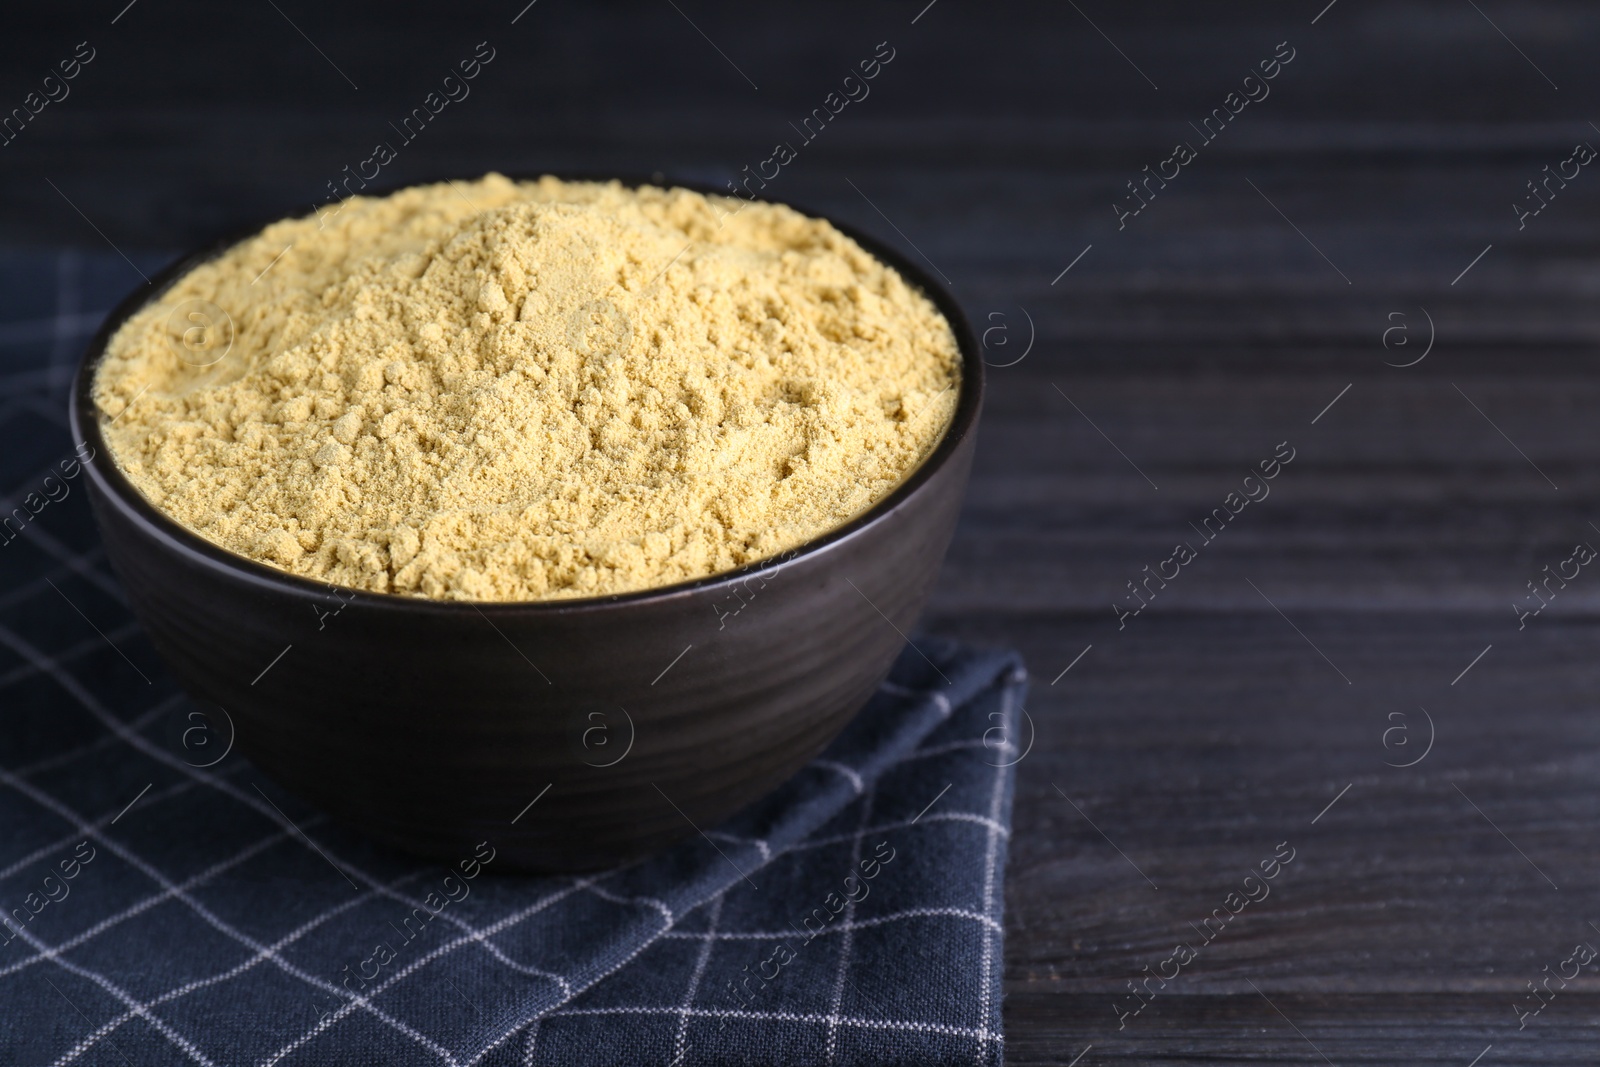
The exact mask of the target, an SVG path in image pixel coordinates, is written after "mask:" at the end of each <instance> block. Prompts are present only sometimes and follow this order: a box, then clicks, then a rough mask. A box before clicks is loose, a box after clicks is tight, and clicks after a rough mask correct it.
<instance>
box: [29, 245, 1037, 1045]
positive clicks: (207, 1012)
mask: <svg viewBox="0 0 1600 1067" xmlns="http://www.w3.org/2000/svg"><path fill="white" fill-rule="evenodd" d="M153 266H155V264H153V263H151V264H148V265H146V269H147V270H148V269H150V268H151V267H153ZM131 280H132V274H131V272H130V271H129V270H128V268H127V265H126V264H125V263H124V262H122V261H121V260H119V259H116V258H113V257H109V256H108V257H89V256H85V255H82V254H77V255H68V254H62V255H58V256H53V257H51V256H44V255H38V254H34V255H13V256H9V257H8V256H4V255H0V383H4V384H3V386H0V493H3V494H4V496H3V497H0V500H3V504H4V507H3V509H0V512H3V513H5V514H10V513H11V511H12V509H13V508H15V507H18V506H22V507H23V508H24V510H25V511H27V512H28V517H27V519H26V520H25V521H24V523H23V525H22V527H21V532H20V533H16V534H11V533H9V532H0V541H3V542H4V543H0V917H3V919H4V924H3V927H0V1063H3V1064H28V1065H32V1064H69V1063H77V1064H86V1065H87V1064H95V1065H99V1064H121V1063H126V1064H134V1065H141V1067H142V1065H145V1064H176V1063H190V1062H192V1063H198V1064H219V1065H220V1064H286V1065H303V1064H316V1065H324V1064H369V1063H371V1064H433V1063H444V1064H485V1065H488V1064H684V1065H688V1064H710V1063H718V1064H721V1063H739V1064H744V1063H748V1064H779V1063H781V1064H806V1063H836V1064H864V1063H874V1064H876V1063H918V1064H938V1063H947V1062H948V1063H979V1064H984V1063H998V1062H999V1061H1000V1059H1001V1048H1002V1045H1001V1026H1000V1018H1001V1016H1000V978H1001V970H1002V967H1001V900H1002V892H1001V885H1002V877H1003V874H1004V870H1005V857H1006V839H1007V836H1008V833H1007V829H1008V826H1009V824H1010V808H1011V789H1012V770H1011V768H1010V766H1009V765H1010V764H1012V763H1014V762H1015V760H1016V759H1017V757H1018V755H1019V753H1018V752H1017V749H1016V747H1015V745H1014V743H1013V740H1012V739H1013V738H1015V737H1016V733H1017V731H1016V720H1017V715H1018V711H1019V708H1020V703H1021V699H1022V694H1023V688H1024V684H1025V683H1024V674H1023V670H1022V666H1021V663H1020V661H1019V660H1018V659H1017V657H1016V656H1015V655H1012V654H1005V653H992V652H991V653H982V652H975V651H971V650H966V649H962V648H959V647H956V646H951V645H944V644H940V643H936V642H933V641H920V642H919V646H920V651H918V650H917V649H913V648H908V649H907V650H906V651H905V653H904V654H903V655H902V656H901V658H900V661H899V663H898V664H897V665H896V667H895V669H894V672H893V674H892V675H891V678H890V680H889V681H888V682H886V683H885V684H884V686H883V687H882V688H881V689H880V690H879V692H878V693H877V695H876V696H875V697H874V698H873V699H872V702H871V703H870V704H869V705H868V706H867V708H866V710H865V711H863V713H862V714H861V715H860V716H858V717H857V718H856V719H855V720H854V722H853V723H852V724H851V725H850V726H849V727H848V728H847V729H846V730H845V732H844V734H843V735H841V736H840V738H839V739H838V740H837V741H836V742H835V743H834V744H833V745H832V746H831V747H830V748H829V749H828V751H827V752H826V753H825V754H824V756H823V757H822V758H820V759H817V760H815V761H813V762H812V763H811V764H810V765H809V766H807V767H806V768H805V769H804V770H802V771H801V772H800V773H799V774H798V775H796V776H795V777H794V778H793V779H792V780H790V781H789V782H787V783H785V784H784V785H783V786H781V787H780V788H779V789H778V790H777V791H776V792H775V793H774V794H772V795H771V796H769V797H768V798H766V799H765V800H763V801H761V802H760V803H758V804H756V805H754V806H752V807H751V808H750V809H749V810H747V811H745V812H742V813H741V814H739V815H738V816H736V817H735V818H733V819H731V820H729V821H728V822H727V823H725V824H724V825H722V826H720V827H718V828H716V829H714V830H711V831H709V832H708V833H707V834H705V835H703V836H695V837H691V838H689V839H687V840H686V841H684V842H683V843H682V844H680V845H678V846H676V847H674V848H672V849H670V850H668V851H667V852H665V853H663V854H661V855H659V856H656V857H654V858H651V859H649V860H646V861H643V862H640V863H637V864H633V865H630V866H627V867H623V868H620V869H617V870H613V871H608V872H604V873H600V874H594V875H589V876H585V877H523V876H507V875H497V874H495V873H493V871H494V864H493V861H492V859H489V860H488V862H487V865H486V868H485V869H484V871H483V872H482V873H480V874H479V875H478V876H477V877H475V878H472V879H465V878H462V877H460V873H461V872H460V871H457V872H456V877H450V874H451V872H450V871H449V870H447V869H445V868H444V867H441V866H439V865H436V864H429V863H425V862H421V861H418V860H415V859H412V858H410V857H406V856H403V855H399V854H397V853H394V852H392V851H390V850H387V849H384V848H382V847H379V846H377V845H374V844H372V843H371V842H368V841H367V840H365V839H364V838H362V837H360V836H359V835H357V834H354V833H351V832H349V831H347V830H344V829H342V828H340V827H338V826H336V825H334V824H332V823H330V822H328V821H327V820H325V819H324V818H323V817H322V816H321V815H319V814H318V813H316V812H314V811H311V810H309V809H307V808H306V807H305V806H304V805H302V804H299V803H298V802H297V801H295V800H294V798H292V797H290V796H288V795H286V794H284V793H283V792H282V791H281V790H278V789H277V788H275V787H274V786H273V785H272V784H271V783H270V782H269V781H268V780H267V779H265V778H264V777H263V776H262V775H260V774H259V773H258V772H257V771H256V770H255V769H254V768H253V767H251V766H250V764H249V763H248V762H247V761H246V760H244V759H243V758H242V757H241V756H240V755H239V754H238V753H234V752H229V753H227V754H226V755H224V754H223V753H222V751H221V748H222V745H221V743H220V741H221V739H219V743H218V745H217V746H216V747H217V749H218V751H217V753H216V757H218V758H213V757H212V756H211V754H210V753H209V752H208V751H207V750H206V749H205V748H204V747H203V746H204V743H205V741H206V739H207V737H208V736H209V735H208V734H207V733H206V730H207V729H208V727H207V725H206V720H205V719H204V718H203V717H197V716H196V712H197V710H198V709H197V708H196V706H195V705H193V704H192V703H191V702H190V701H189V700H188V699H187V698H186V697H184V696H183V694H182V693H181V692H180V691H179V690H178V689H177V687H176V685H175V684H174V683H173V682H172V680H171V679H170V678H168V677H167V675H166V674H165V672H164V671H163V670H162V668H161V665H160V663H159V661H158V660H157V659H156V657H155V656H154V654H153V652H152V651H151V649H150V647H149V646H148V644H147V643H146V642H145V640H144V638H143V636H142V635H141V633H140V631H139V629H138V627H137V625H136V624H135V623H134V622H133V620H132V618H131V616H130V615H129V613H128V610H127V607H126V604H125V603H124V600H123V597H122V594H121V591H120V589H119V588H118V586H117V583H116V581H115V580H114V578H113V577H112V576H111V574H110V572H109V571H108V569H107V567H106V563H105V558H104V555H103V553H102V551H101V549H100V547H99V543H98V540H97V538H96V536H95V531H94V528H93V524H92V522H91V521H90V517H89V514H88V509H87V507H86V505H85V502H84V493H83V489H82V487H81V485H78V484H76V483H75V481H74V479H73V478H72V477H70V476H67V475H66V474H64V470H70V469H71V468H70V466H69V467H68V468H62V467H61V466H60V461H61V460H63V459H66V458H67V457H68V456H69V455H70V454H71V450H72V442H71V441H70V440H69V439H68V436H67V430H66V427H65V418H64V411H65V406H66V405H65V403H64V398H65V390H66V385H67V380H68V378H69V376H70V372H71V368H72V364H73V362H74V361H75V359H76V356H77V354H78V352H79V351H80V350H81V346H82V344H83V341H84V340H85V339H86V337H87V334H88V333H89V332H90V331H91V330H92V329H93V328H94V326H95V325H96V324H97V322H98V319H99V317H100V315H101V314H102V313H103V310H104V309H105V308H107V307H109V306H110V304H111V303H112V302H113V301H114V299H115V297H116V296H117V295H118V294H120V293H121V292H122V291H124V290H126V289H127V287H128V286H129V285H130V284H131ZM47 477H48V479H49V481H48V483H47V481H46V479H47ZM46 490H48V492H47V491H46ZM30 494H33V495H32V496H30ZM35 508H36V509H37V510H36V511H35V510H33V509H35ZM924 654H925V655H924ZM195 731H199V732H198V733H195ZM196 752H199V753H201V754H202V755H203V757H204V758H199V757H197V756H196V755H195V753H196ZM197 764H206V765H204V766H197ZM491 847H492V843H491ZM489 855H490V853H489V851H488V849H485V850H483V851H482V854H481V856H480V858H487V857H488V856H489ZM415 909H422V910H420V911H418V910H415ZM429 913H435V914H433V915H432V917H431V919H429V921H427V922H426V923H424V922H421V921H419V920H418V918H416V916H418V915H428V914H429Z"/></svg>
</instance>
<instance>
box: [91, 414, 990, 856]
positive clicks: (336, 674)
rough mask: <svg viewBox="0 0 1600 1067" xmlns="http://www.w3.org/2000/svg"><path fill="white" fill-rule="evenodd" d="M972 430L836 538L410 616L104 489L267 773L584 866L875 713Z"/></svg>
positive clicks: (922, 590)
mask: <svg viewBox="0 0 1600 1067" xmlns="http://www.w3.org/2000/svg"><path fill="white" fill-rule="evenodd" d="M973 429H975V427H969V428H968V432H967V433H966V434H965V435H964V439H963V440H961V441H960V442H959V444H958V445H957V447H956V449H955V451H954V452H953V453H952V454H950V455H949V456H948V457H947V460H946V462H944V463H942V464H941V465H940V467H939V468H938V469H937V470H936V471H933V472H932V473H931V477H929V478H928V479H927V480H926V481H924V482H923V484H922V485H920V486H919V487H918V489H917V491H916V492H914V493H912V494H911V495H909V496H908V497H906V498H905V499H903V500H902V501H901V502H900V503H899V505H898V506H896V507H894V508H893V509H892V510H890V511H888V512H886V513H884V514H882V515H881V516H879V517H878V518H877V519H876V520H875V521H874V522H872V523H870V524H867V525H865V526H863V527H861V528H859V529H857V530H856V531H854V532H853V533H851V534H850V535H849V536H848V537H845V538H843V539H841V540H838V541H835V542H833V543H831V544H828V545H825V546H823V547H822V548H821V549H819V550H815V551H806V552H803V553H800V554H799V555H797V556H795V558H793V559H792V560H789V561H786V562H773V563H770V564H768V565H767V566H766V567H763V568H761V569H758V570H757V571H755V572H754V573H750V574H748V575H745V576H743V577H742V578H741V579H740V580H738V581H730V582H726V583H716V584H713V585H710V586H702V587H698V588H689V589H685V590H682V591H679V592H676V593H672V594H669V595H665V596H662V597H658V598H650V599H644V600H631V601H622V602H608V601H585V602H582V603H578V604H574V605H573V606H572V607H571V608H570V609H569V610H564V611H563V610H556V611H552V610H551V607H550V604H549V602H545V603H541V604H538V605H530V606H529V608H528V609H527V610H518V608H517V606H514V605H504V604H496V605H484V607H485V608H488V609H489V611H488V612H480V611H454V612H440V611H412V610H408V607H410V606H411V605H413V604H414V603H415V602H414V601H408V600H406V599H403V598H399V597H380V596H371V595H366V594H358V593H353V592H350V591H346V590H334V589H332V588H329V589H327V590H325V591H321V592H313V591H308V590H306V589H302V588H289V587H285V586H283V585H282V584H274V583H271V582H263V581H261V580H259V578H258V577H256V576H252V575H250V574H247V573H242V572H240V571H238V570H237V569H235V568H231V567H229V566H226V565H221V564H219V563H218V562H217V561H216V560H215V559H213V558H209V557H208V556H207V555H204V554H201V553H197V552H195V551H194V550H193V549H192V548H190V547H189V546H187V545H185V544H183V543H181V542H180V541H177V540H175V539H173V538H172V537H171V536H170V534H169V533H168V532H167V531H165V530H162V529H160V528H159V527H158V526H157V525H155V524H152V523H151V522H150V521H148V519H147V518H146V517H145V516H144V515H141V514H140V513H139V512H138V510H137V509H135V508H130V507H129V506H128V505H127V503H126V502H125V501H124V500H123V499H121V498H120V497H119V496H118V495H117V493H115V492H113V491H112V489H111V487H110V486H109V484H108V483H107V481H106V479H105V477H104V475H103V474H102V472H101V471H100V470H98V467H99V465H100V463H107V464H109V463H110V462H111V461H110V458H109V457H105V458H103V459H102V460H100V463H96V464H93V465H91V466H90V468H89V470H90V476H89V478H88V482H89V485H90V487H91V498H92V500H93V504H94V508H95V512H96V514H97V517H98V520H99V524H100V528H101V530H102V533H103V536H104V540H105V545H106V551H107V554H108V556H109V558H110V560H111V563H112V565H113V566H114V567H115V569H116V571H117V573H118V574H119V576H120V577H121V579H122V581H123V584H124V586H125V587H126V589H127V593H128V597H129V600H130V602H131V604H132V606H133V609H134V611H135V613H136V614H137V615H138V617H139V618H140V620H141V622H142V623H143V624H144V627H145V629H146V631H147V632H148V633H149V635H150V638H151V640H152V642H153V643H154V645H155V647H156V649H157V651H158V652H159V653H160V654H161V656H162V658H163V659H164V660H165V661H166V663H167V665H168V666H169V667H170V668H171V670H172V672H173V674H174V675H176V676H177V678H178V680H179V681H180V683H181V684H182V685H183V686H184V687H185V688H186V689H187V690H188V691H189V692H190V693H191V694H192V695H193V696H194V697H196V698H197V699H199V700H201V701H204V702H207V703H210V704H214V705H218V706H220V707H222V708H223V709H225V710H226V711H227V713H228V717H229V718H230V719H231V721H232V722H233V723H234V727H235V731H236V743H237V746H238V748H239V750H240V751H241V752H243V753H244V754H245V755H247V756H248V757H249V758H250V759H251V760H252V761H253V762H254V763H255V764H256V765H257V766H259V767H260V768H261V769H262V770H263V771H264V772H265V773H266V774H268V775H269V776H271V777H272V778H273V779H274V780H275V781H277V782H278V783H279V784H281V785H282V786H283V787H285V788H286V789H288V790H290V791H291V792H293V793H295V794H297V795H298V796H300V797H301V798H303V799H304V800H306V801H308V802H310V803H312V804H314V805H316V806H318V807H320V808H322V809H324V810H325V811H327V812H329V813H330V814H331V815H333V816H334V817H335V818H337V819H340V820H341V821H343V822H345V823H347V824H349V825H351V826H354V827H356V828H358V829H360V830H362V831H365V832H366V833H368V834H370V835H372V836H373V837H375V838H378V839H380V840H382V841H385V842H388V843H391V844H393V845H396V846H399V847H401V848H404V849H406V850H409V851H412V852H417V853H421V854H423V855H427V856H431V857H435V858H438V859H441V860H445V861H453V860H455V859H459V858H461V857H465V856H469V855H471V853H472V849H473V846H474V845H475V844H476V843H477V842H479V841H482V840H489V841H491V842H492V843H493V845H494V847H495V848H496V849H497V850H498V856H499V857H504V859H505V862H504V863H500V862H497V864H496V866H497V867H500V868H502V869H506V868H512V867H515V868H519V869H529V870H582V869H593V868H598V867H602V866H606V865H609V864H612V863H616V862H619V861H623V860H627V859H630V858H633V857H636V856H639V855H641V854H644V853H646V852H649V851H652V850H654V849H656V848H659V847H661V846H663V845H665V844H668V843H670V842H672V841H674V840H677V839H679V838H681V837H684V836H686V835H688V834H692V833H694V832H695V828H696V827H698V828H702V829H703V828H706V827H710V826H712V825H714V824H716V823H717V822H719V821H720V820H721V819H723V818H724V817H726V816H728V815H730V814H732V813H733V812H735V811H736V810H738V809H739V808H741V807H743V806H744V805H746V804H748V803H750V802H752V801H754V800H756V799H757V798H759V797H760V796H762V795H763V794H765V793H767V792H769V791H770V790H771V789H773V788H774V787H775V786H777V785H778V784H779V783H780V782H782V781H783V780H784V779H785V778H787V777H789V776H790V775H791V774H793V773H794V772H795V771H797V770H798V769H799V768H800V767H801V766H802V765H803V764H805V763H806V761H808V760H810V759H811V758H812V757H814V756H815V755H816V754H817V753H818V752H820V751H821V750H822V749H823V748H824V747H825V746H826V745H827V744H828V742H829V741H831V740H832V739H833V737H834V736H835V735H836V734H837V733H838V732H839V730H841V729H842V728H843V726H844V724H845V723H846V722H847V721H848V720H849V719H850V717H851V716H852V715H853V714H854V713H855V712H856V711H857V710H858V709H860V707H861V706H862V705H863V704H864V703H865V702H866V700H867V699H868V697H869V696H870V695H871V694H872V692H873V690H874V689H875V688H876V687H877V685H878V684H879V683H880V682H881V681H882V680H883V678H884V676H885V675H886V674H887V673H888V670H889V667H890V665H891V664H892V663H893V661H894V659H895V656H896V655H897V654H898V653H899V651H900V649H901V648H902V647H903V646H904V643H905V640H904V638H903V637H902V634H903V633H907V632H909V631H910V630H911V628H912V626H913V624H914V622H915V619H916V617H917V615H918V613H919V612H920V611H921V609H922V607H923V604H924V603H925V601H926V599H927V596H928V593H929V591H930V589H931V586H932V583H933V580H934V578H935V577H936V575H937V573H938V569H939V564H940V561H941V559H942V558H943V555H944V552H945V549H946V547H947V546H948V544H949V541H950V537H951V535H952V533H953V530H954V526H955V522H956V517H957V514H958V512H959V509H960V504H961V499H962V494H963V491H964V489H965V485H966V481H967V475H968V470H969V468H970V465H971V460H972V452H973V446H974V438H975V435H974V433H973V432H972V430H973ZM780 559H781V557H780ZM535 798H538V799H537V803H536V804H534V805H533V806H532V807H531V808H528V807H527V806H528V804H529V803H530V801H533V800H534V799H535Z"/></svg>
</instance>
